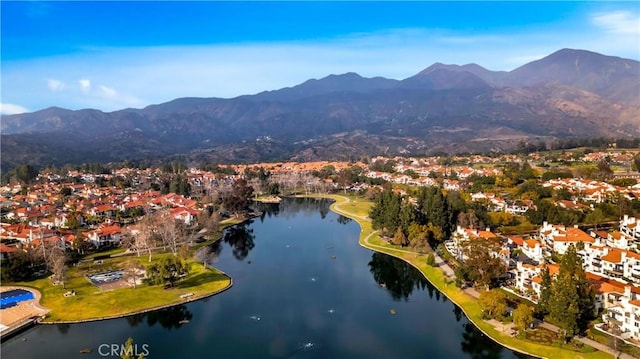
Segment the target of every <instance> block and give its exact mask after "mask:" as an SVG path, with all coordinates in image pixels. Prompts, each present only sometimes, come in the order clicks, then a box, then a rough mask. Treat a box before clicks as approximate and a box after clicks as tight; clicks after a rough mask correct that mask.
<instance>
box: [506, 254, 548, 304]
mask: <svg viewBox="0 0 640 359" xmlns="http://www.w3.org/2000/svg"><path fill="white" fill-rule="evenodd" d="M545 267H546V268H548V269H549V275H550V276H551V278H554V277H555V276H556V275H558V272H559V271H560V266H559V265H557V264H551V263H548V264H539V265H537V266H536V265H533V264H529V263H522V262H517V263H516V267H515V268H514V269H512V270H510V271H509V273H511V276H512V277H513V280H512V283H513V289H514V290H515V292H516V293H518V294H520V295H524V296H526V297H528V298H529V299H530V300H531V301H533V302H534V303H537V302H538V298H540V290H541V283H542V270H543V269H544V268H545Z"/></svg>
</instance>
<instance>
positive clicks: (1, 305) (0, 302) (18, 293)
mask: <svg viewBox="0 0 640 359" xmlns="http://www.w3.org/2000/svg"><path fill="white" fill-rule="evenodd" d="M29 299H33V293H31V292H29V291H28V290H24V289H13V290H8V291H6V292H2V293H0V309H5V308H9V307H13V306H16V305H18V303H20V302H23V301H25V300H29Z"/></svg>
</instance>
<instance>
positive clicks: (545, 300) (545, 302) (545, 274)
mask: <svg viewBox="0 0 640 359" xmlns="http://www.w3.org/2000/svg"><path fill="white" fill-rule="evenodd" d="M541 278H542V282H541V283H540V298H539V299H538V306H537V308H536V310H537V311H538V313H540V314H541V315H546V314H549V298H551V285H552V284H553V282H552V280H551V274H550V273H549V267H547V266H545V267H544V268H543V269H542V276H541Z"/></svg>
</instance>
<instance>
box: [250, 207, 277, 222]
mask: <svg viewBox="0 0 640 359" xmlns="http://www.w3.org/2000/svg"><path fill="white" fill-rule="evenodd" d="M256 210H257V211H259V212H260V222H264V219H265V217H269V218H271V217H277V216H278V214H279V213H280V204H279V203H256Z"/></svg>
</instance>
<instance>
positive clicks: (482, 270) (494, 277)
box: [461, 238, 506, 288]
mask: <svg viewBox="0 0 640 359" xmlns="http://www.w3.org/2000/svg"><path fill="white" fill-rule="evenodd" d="M461 247H462V250H463V253H464V254H465V255H466V257H467V259H466V260H465V261H464V263H463V264H462V265H463V266H465V267H467V268H468V269H469V270H468V271H467V272H466V273H467V274H468V275H469V277H468V278H464V279H465V280H471V281H473V282H474V283H476V284H477V285H479V286H482V287H489V288H493V287H495V286H497V285H498V279H499V278H500V277H501V276H502V275H503V274H504V273H505V272H506V266H505V264H504V263H503V262H502V259H500V258H499V257H498V256H496V253H499V252H500V249H501V247H502V246H501V242H500V240H499V239H498V238H473V239H471V240H468V241H464V242H463V243H462V245H461Z"/></svg>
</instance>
